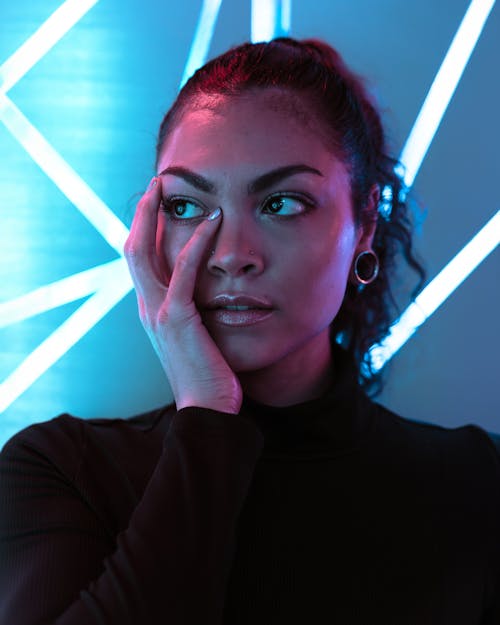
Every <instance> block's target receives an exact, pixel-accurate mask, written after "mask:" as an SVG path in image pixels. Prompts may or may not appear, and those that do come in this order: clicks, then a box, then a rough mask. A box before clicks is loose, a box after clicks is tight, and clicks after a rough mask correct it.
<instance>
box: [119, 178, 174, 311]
mask: <svg viewBox="0 0 500 625" xmlns="http://www.w3.org/2000/svg"><path fill="white" fill-rule="evenodd" d="M160 199H161V179H160V178H159V177H156V178H153V180H152V181H151V182H150V184H149V187H148V189H147V190H146V193H145V194H144V195H143V196H142V198H141V199H140V201H139V203H138V205H137V210H136V213H135V216H134V220H133V222H132V227H131V229H130V234H129V236H128V238H127V241H126V242H125V247H124V252H125V258H126V260H127V263H128V267H129V271H130V275H131V276H132V280H133V282H134V285H135V288H136V291H137V294H138V296H142V297H143V298H145V297H149V298H150V297H154V296H155V295H156V296H157V297H158V296H159V295H160V294H161V297H162V298H163V297H164V295H165V286H164V285H162V283H161V281H160V279H159V276H158V275H157V272H156V271H155V267H156V259H155V253H156V252H155V241H156V230H157V225H158V207H159V204H160ZM155 299H156V297H155Z"/></svg>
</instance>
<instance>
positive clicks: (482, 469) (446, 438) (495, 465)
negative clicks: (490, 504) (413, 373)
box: [375, 404, 500, 503]
mask: <svg viewBox="0 0 500 625" xmlns="http://www.w3.org/2000/svg"><path fill="white" fill-rule="evenodd" d="M375 406H376V413H377V417H376V426H375V439H376V441H377V444H378V445H380V446H381V448H382V449H383V450H384V451H385V452H388V451H389V452H393V453H394V454H395V455H397V456H398V458H399V459H401V461H402V462H406V463H407V464H410V465H412V466H415V467H416V466H421V467H422V470H423V471H424V472H427V471H429V472H430V471H434V472H435V474H437V473H439V474H440V475H441V476H442V477H446V479H447V480H448V481H449V482H457V483H458V482H461V483H462V484H463V486H464V487H466V485H467V484H469V485H470V486H471V488H473V487H474V486H473V485H474V484H477V483H478V481H480V482H481V483H482V484H483V485H484V487H486V488H489V489H492V490H494V491H495V492H496V493H497V498H498V502H499V503H500V435H498V434H492V433H489V432H486V431H485V430H484V429H483V428H481V427H479V426H477V425H474V424H468V425H463V426H460V427H455V428H449V427H444V426H441V425H437V424H434V423H429V422H420V421H414V420H412V419H407V418H403V417H401V416H399V415H397V414H395V413H394V412H392V411H390V410H388V409H387V408H384V407H383V406H381V405H379V404H375Z"/></svg>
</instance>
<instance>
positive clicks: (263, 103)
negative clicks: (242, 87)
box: [159, 88, 336, 165]
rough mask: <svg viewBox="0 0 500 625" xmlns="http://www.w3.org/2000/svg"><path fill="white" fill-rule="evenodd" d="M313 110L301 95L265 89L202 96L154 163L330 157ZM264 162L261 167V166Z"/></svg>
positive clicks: (188, 109) (185, 113) (183, 116)
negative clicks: (216, 159) (179, 160)
mask: <svg viewBox="0 0 500 625" xmlns="http://www.w3.org/2000/svg"><path fill="white" fill-rule="evenodd" d="M327 135H328V133H327V132H326V129H325V127H324V124H323V123H322V121H321V120H320V118H319V115H318V114H317V112H316V110H315V107H314V106H313V105H312V104H311V103H310V102H308V101H307V99H306V98H305V97H303V96H301V95H300V94H297V93H294V92H291V91H288V90H283V89H278V88H266V89H260V90H254V91H248V92H245V93H244V94H242V95H238V96H225V95H206V94H203V95H201V96H199V97H197V98H196V100H194V101H192V102H190V103H189V105H188V106H187V107H186V108H185V109H184V111H183V112H182V114H181V116H180V118H179V119H178V121H177V123H176V125H175V127H174V128H173V129H172V130H171V131H170V133H169V135H168V137H167V139H166V141H165V143H164V146H163V148H162V150H161V154H160V159H159V165H161V164H164V163H166V162H170V161H172V160H173V159H174V160H176V159H179V158H181V159H182V160H187V161H189V162H192V161H193V160H197V159H199V158H202V157H203V156H207V157H208V156H210V157H211V158H212V159H213V158H220V159H221V160H224V159H229V160H230V161H232V162H233V163H234V161H235V158H236V157H237V159H238V162H242V161H245V160H249V161H256V160H257V161H262V160H267V159H270V160H273V159H276V158H282V159H283V158H285V159H286V160H287V161H290V159H292V160H296V158H297V157H298V156H301V155H311V156H312V155H313V154H315V155H316V158H318V157H320V156H321V155H324V156H326V155H328V156H329V157H332V156H333V157H335V156H336V154H335V153H334V150H333V149H332V142H331V141H329V139H328V137H327ZM262 164H264V163H262Z"/></svg>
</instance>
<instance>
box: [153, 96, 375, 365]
mask: <svg viewBox="0 0 500 625" xmlns="http://www.w3.org/2000/svg"><path fill="white" fill-rule="evenodd" d="M310 118H311V115H310V107H309V108H308V107H307V106H306V105H305V104H304V103H303V102H301V100H300V99H299V98H298V97H297V96H294V95H292V94H290V93H287V92H283V91H279V90H276V89H272V90H271V89H266V90H260V91H257V92H253V93H250V94H247V95H245V96H240V97H233V98H226V97H217V98H210V100H208V99H207V101H206V102H205V103H204V102H203V101H201V102H197V106H196V107H193V108H191V109H188V110H187V111H186V112H185V113H184V114H183V116H182V117H181V120H180V122H179V123H178V124H177V126H176V127H175V129H174V130H173V131H172V132H171V134H170V136H169V137H168V139H167V141H166V143H165V145H164V146H163V149H162V152H161V155H160V159H159V162H158V172H157V173H158V174H159V175H161V180H162V196H163V202H164V204H165V206H166V209H167V210H166V211H164V210H162V211H160V215H159V226H158V235H157V251H158V254H159V255H160V256H162V255H163V259H162V263H163V264H166V268H167V269H166V270H167V272H171V270H172V268H173V265H174V263H175V259H176V257H177V255H178V254H179V252H180V250H181V249H182V247H183V246H184V245H185V244H186V242H187V241H188V239H189V238H190V236H191V235H192V233H193V231H194V229H195V228H196V226H197V224H199V223H200V219H201V218H203V217H206V216H207V215H208V214H209V213H210V212H211V211H213V210H215V209H216V208H217V207H219V206H220V207H221V208H222V214H223V216H222V220H221V223H220V226H219V229H218V231H217V233H216V235H215V236H214V238H213V240H212V242H211V245H210V246H209V247H208V248H207V250H206V256H205V258H204V260H203V263H202V265H201V267H200V270H199V274H198V280H197V284H196V289H195V301H196V304H197V307H198V309H199V311H200V314H201V317H202V319H203V322H204V324H205V325H206V327H207V328H208V330H209V332H210V334H211V336H212V337H213V339H214V340H215V342H216V343H217V345H218V346H219V348H220V350H221V351H222V353H223V355H224V356H225V358H226V360H227V361H228V363H229V365H230V366H231V367H232V368H233V370H234V371H236V372H238V371H239V372H249V371H256V370H261V369H265V368H266V367H269V366H273V365H276V364H279V363H288V364H292V365H293V366H295V367H297V366H299V367H304V368H306V369H304V371H305V370H307V366H308V363H312V362H315V361H316V360H317V359H318V358H324V356H325V354H328V355H329V353H330V347H329V331H328V328H329V325H330V323H331V321H332V320H333V318H334V317H335V315H336V314H337V312H338V310H339V308H340V305H341V303H342V299H343V297H344V292H345V288H346V283H347V280H348V276H349V271H350V267H351V264H352V262H353V257H354V255H355V254H356V253H358V252H359V251H361V250H363V249H367V248H368V247H369V243H370V241H371V236H372V234H373V233H372V232H366V231H365V230H363V229H361V228H357V227H356V226H355V223H354V219H353V212H352V206H351V199H350V184H349V176H348V173H347V170H346V168H345V166H344V165H343V164H342V162H340V160H339V159H338V158H336V156H335V154H333V153H332V151H331V150H329V149H328V148H327V147H326V145H325V142H324V136H325V133H324V132H323V139H322V133H321V127H320V126H319V124H317V123H315V122H314V121H311V119H310ZM235 298H236V299H235ZM238 298H239V299H238ZM228 306H229V308H228ZM235 307H236V308H235Z"/></svg>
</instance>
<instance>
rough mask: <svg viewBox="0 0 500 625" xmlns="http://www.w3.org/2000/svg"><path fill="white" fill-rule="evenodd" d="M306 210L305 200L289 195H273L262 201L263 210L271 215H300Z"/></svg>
mask: <svg viewBox="0 0 500 625" xmlns="http://www.w3.org/2000/svg"><path fill="white" fill-rule="evenodd" d="M306 210H307V203H306V201H305V200H302V199H299V198H296V197H292V196H289V195H275V196H274V197H270V198H269V199H267V200H266V201H265V202H264V206H263V212H264V213H268V214H271V215H283V216H289V215H301V214H302V213H305V212H306Z"/></svg>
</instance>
